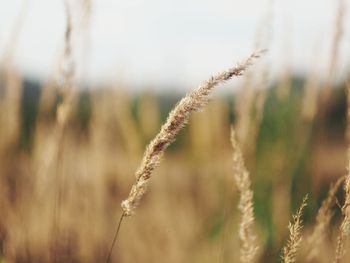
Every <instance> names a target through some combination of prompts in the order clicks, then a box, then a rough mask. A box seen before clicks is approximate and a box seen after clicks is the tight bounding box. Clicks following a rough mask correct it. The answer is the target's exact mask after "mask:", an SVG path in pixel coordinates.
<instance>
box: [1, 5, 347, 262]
mask: <svg viewBox="0 0 350 263" xmlns="http://www.w3.org/2000/svg"><path fill="white" fill-rule="evenodd" d="M69 3H71V2H69ZM74 3H75V5H72V6H70V5H68V0H67V2H66V28H65V35H64V41H63V42H64V47H63V49H64V50H63V54H62V55H61V57H60V59H59V60H60V62H58V63H56V64H57V65H56V66H57V68H58V69H57V72H56V71H55V74H54V75H58V77H53V78H52V80H49V81H48V82H47V83H45V85H44V87H43V88H42V89H41V92H42V93H41V94H40V95H39V96H40V102H39V103H38V109H37V111H38V116H37V118H36V119H34V120H33V121H32V122H33V127H32V133H33V135H32V137H31V139H30V145H31V146H30V147H27V148H25V149H24V148H21V143H20V140H21V136H22V133H23V130H24V128H23V127H24V124H23V123H24V121H26V120H25V117H24V115H25V114H26V112H25V110H26V108H22V107H23V105H22V103H23V101H22V98H23V97H24V95H23V94H25V92H26V90H25V89H26V88H27V85H22V83H21V82H22V80H23V79H22V77H21V76H20V74H19V72H18V71H17V69H16V67H15V63H14V61H12V60H13V56H14V53H15V48H12V46H9V50H7V51H5V52H6V53H8V55H6V56H5V60H4V63H3V65H4V66H2V67H3V70H4V72H0V73H2V74H0V125H1V129H0V157H1V158H0V211H2V213H1V216H0V262H13V263H22V262H28V263H31V262H36V263H46V262H67V263H70V262H71V263H80V262H84V263H95V262H102V261H103V260H104V259H105V257H106V255H107V254H108V252H109V251H108V250H109V248H110V245H111V244H110V242H111V239H112V237H113V233H112V230H113V229H112V227H113V226H114V225H115V218H116V217H117V215H118V212H119V210H118V209H117V208H116V206H115V204H116V202H119V201H118V200H122V199H123V197H124V195H125V193H127V192H128V191H129V190H130V188H129V187H130V185H132V188H131V190H130V192H129V196H128V197H127V198H126V199H125V200H124V201H123V202H122V212H123V217H124V216H129V215H131V214H133V213H134V212H135V210H136V208H137V209H138V216H135V217H131V218H130V220H129V221H128V224H126V223H125V224H123V228H122V232H121V233H120V235H121V237H120V239H119V240H118V245H117V246H116V247H115V248H114V250H115V251H114V252H115V253H113V254H110V258H109V260H110V261H111V262H120V263H124V262H145V263H147V262H160V261H162V262H164V261H166V262H167V263H178V262H201V263H207V262H208V263H212V262H233V263H234V262H245V263H252V262H271V261H273V260H275V258H272V257H275V255H276V251H277V250H279V249H280V247H282V244H283V243H284V242H285V241H284V240H283V237H284V236H285V233H286V231H287V229H286V228H285V225H284V224H285V221H287V217H288V214H289V213H288V212H289V209H290V208H289V206H288V204H290V203H291V201H293V202H294V201H295V199H296V196H297V195H299V194H300V193H301V192H302V193H305V192H308V191H310V192H311V193H312V196H313V198H315V200H318V199H317V198H319V196H320V195H322V194H323V189H324V188H325V187H326V185H328V183H329V182H330V181H331V180H330V177H332V179H333V178H339V175H340V172H339V171H341V170H342V168H343V167H345V164H344V165H342V160H343V159H342V158H343V157H344V154H343V153H342V150H343V149H344V148H345V143H344V141H343V140H342V138H341V137H342V134H341V132H343V130H341V131H338V130H337V129H336V128H334V130H333V125H336V124H337V123H336V122H335V121H334V122H333V119H332V123H331V124H332V125H329V124H327V125H328V126H329V127H328V126H327V129H329V130H330V131H331V132H334V134H336V135H337V136H336V137H337V139H336V140H333V141H332V139H329V142H328V141H327V142H326V141H325V140H324V138H327V140H328V137H322V136H319V133H318V132H319V126H318V123H321V124H323V123H324V122H326V121H325V119H326V117H327V114H329V116H331V117H332V118H333V117H334V115H333V114H336V113H334V112H331V113H329V112H328V111H327V109H328V110H330V109H331V106H332V105H331V104H332V103H333V101H329V102H332V103H330V104H327V107H326V106H325V107H324V108H323V106H324V104H322V103H323V102H322V100H320V99H319V97H318V91H317V89H318V86H324V87H325V86H326V87H329V88H330V87H331V86H333V84H334V83H333V81H334V78H335V76H336V75H337V72H338V68H337V66H338V61H339V60H340V57H339V56H340V53H339V45H340V42H341V39H342V37H343V30H344V28H343V27H344V25H343V23H344V20H345V18H344V13H343V5H344V3H345V1H343V0H340V2H339V3H340V5H339V9H338V14H337V17H336V26H335V34H334V38H333V39H332V50H331V52H330V53H331V54H330V57H331V59H330V64H329V65H328V66H329V69H328V75H329V76H328V79H327V82H326V83H324V85H321V84H322V81H321V80H320V79H319V78H318V77H317V75H316V74H309V75H308V76H306V79H307V83H306V84H301V85H300V86H303V88H304V90H303V92H301V93H300V94H302V95H298V96H299V97H298V98H297V99H295V97H297V96H296V95H295V94H294V93H295V90H294V89H290V88H291V84H292V79H291V75H290V74H291V72H290V71H289V70H288V69H287V70H286V74H285V76H284V77H285V78H283V77H282V80H280V81H279V82H278V83H276V85H277V86H279V88H277V89H275V90H273V91H271V90H270V89H268V86H269V72H270V68H271V67H270V65H268V63H263V65H260V68H259V67H254V68H255V70H256V72H254V73H252V74H244V75H245V77H246V79H245V82H244V85H243V89H242V90H241V92H240V93H239V94H238V95H237V94H236V95H235V98H234V99H235V100H234V103H236V104H235V105H234V106H232V107H231V105H232V103H233V102H232V101H231V100H228V99H227V98H226V97H220V98H215V99H214V101H213V102H212V103H210V104H209V103H208V102H209V101H210V99H211V95H212V93H213V91H214V89H215V88H216V87H217V86H218V85H220V84H222V83H223V82H226V81H228V80H229V79H231V78H233V77H235V76H239V75H242V74H243V73H245V72H246V70H247V69H248V67H249V66H250V65H251V64H253V62H254V61H255V59H256V58H258V57H259V56H260V54H261V53H260V52H256V53H253V54H252V55H251V56H250V57H248V58H247V59H246V60H245V61H243V62H241V63H239V64H237V65H236V66H234V67H232V68H231V69H229V70H227V71H224V72H221V73H219V74H217V75H214V76H212V77H210V78H209V79H208V80H207V81H205V82H204V83H203V84H202V85H200V86H199V87H198V88H197V89H195V90H193V91H190V92H189V93H188V94H187V95H185V96H184V97H183V98H182V99H181V100H180V101H179V103H178V104H177V105H176V106H175V107H174V109H173V110H172V111H171V112H170V114H169V116H168V118H167V119H166V121H165V124H164V125H163V126H162V127H161V129H160V131H159V133H158V134H156V133H157V131H158V130H159V126H160V122H161V119H162V118H163V113H165V112H167V111H168V110H167V109H166V110H165V109H164V108H163V107H164V105H163V104H164V102H162V103H160V100H159V99H158V97H157V96H156V95H153V94H152V95H150V94H142V95H141V96H140V97H139V98H137V99H134V98H133V97H132V96H131V94H128V92H127V87H123V88H122V87H119V86H118V85H113V87H107V88H106V89H101V90H98V91H97V90H93V91H91V92H86V94H87V95H86V94H85V95H86V97H85V98H84V99H81V97H80V94H79V90H78V89H75V80H76V79H77V78H78V77H79V74H78V73H79V72H77V71H78V69H79V70H81V69H83V68H84V65H81V64H85V62H86V61H84V63H82V61H77V59H76V57H75V56H74V55H75V51H76V50H77V49H78V48H79V47H80V46H77V42H76V41H73V40H77V39H79V36H81V37H82V39H81V40H82V43H81V44H83V46H82V47H80V48H83V49H84V45H85V44H86V45H85V52H86V54H85V55H83V56H84V58H83V60H87V59H88V55H89V51H90V49H89V43H88V41H89V40H88V39H89V37H90V36H89V32H88V31H89V28H90V27H91V25H90V24H91V16H92V11H93V2H92V1H91V0H80V1H78V2H74ZM272 3H273V1H272V0H271V1H269V6H268V14H267V15H266V17H265V18H264V20H263V22H262V23H261V29H260V30H258V33H257V37H256V41H255V42H256V44H255V46H256V47H260V46H264V47H270V42H271V41H272V40H271V39H272V36H271V26H270V25H271V24H272V22H271V21H272V19H274V16H273V15H272V10H273V8H274V6H273V4H272ZM73 6H74V7H77V8H81V10H71V8H70V7H72V8H73ZM72 11H74V12H72ZM75 11H78V12H75ZM79 11H81V13H79ZM75 14H80V15H82V20H81V21H80V20H79V19H77V17H76V15H75ZM21 16H22V15H20V18H21V19H19V21H21V20H22V17H21ZM77 21H78V22H79V21H80V22H81V24H79V23H77V24H76V23H75V22H77ZM21 23H23V22H21ZM77 34H78V35H77ZM13 35H14V37H12V38H11V39H12V40H11V41H12V42H11V41H10V42H11V45H13V46H15V45H16V42H17V38H18V35H19V30H18V26H15V28H14V34H13ZM77 36H78V37H77ZM76 38H77V39H76ZM73 42H74V43H73ZM73 49H74V52H73ZM77 51H78V50H77ZM83 53H84V52H83ZM286 53H288V52H286ZM287 62H289V61H287ZM77 63H79V64H77ZM82 71H83V74H87V73H88V72H87V69H85V70H82ZM247 73H248V72H247ZM347 85H348V87H347V92H348V97H347V102H346V103H347V108H348V109H347V131H346V136H347V140H348V142H349V140H350V135H349V134H350V128H349V125H350V110H349V108H350V96H349V90H350V84H349V83H347ZM270 91H271V92H270ZM276 91H277V93H280V94H279V95H278V94H277V95H276V94H275V92H276ZM84 92H85V91H84ZM332 92H333V91H332ZM271 94H272V95H271ZM288 95H289V97H287V96H288ZM275 96H276V99H275ZM278 96H280V99H279V100H278V98H277V97H278ZM274 99H275V100H274ZM38 100H39V99H38ZM294 100H295V101H294ZM266 102H268V103H269V104H266ZM79 103H80V104H81V103H82V104H84V103H86V104H87V105H88V106H86V105H85V106H84V105H83V106H81V105H79ZM270 103H271V104H270ZM336 103H339V105H343V104H341V103H344V101H341V103H340V102H338V101H337V102H336V101H334V104H336ZM337 105H338V104H337ZM317 106H319V110H320V111H322V112H323V113H324V114H320V115H317V116H316V111H317V110H318V109H317ZM84 107H86V108H84ZM82 109H83V110H85V111H86V112H83V113H81V111H82ZM299 109H302V110H301V113H302V116H299V113H300V112H299ZM341 110H343V108H342V109H341ZM198 111H201V112H198ZM335 111H337V113H338V111H340V109H338V108H337V109H336V110H335ZM290 112H292V114H291V115H293V116H289V115H288V114H290ZM79 114H82V115H84V114H86V115H87V116H88V117H86V116H85V115H84V116H83V117H81V116H80V115H79ZM22 115H23V116H22ZM338 115H339V116H340V113H338ZM338 115H337V117H339V116H338ZM329 116H328V118H329ZM190 117H191V121H190V122H189V118H190ZM342 117H344V116H342V115H341V118H342ZM85 118H86V119H85ZM339 118H340V117H339ZM329 119H331V118H329ZM82 120H87V121H86V122H85V123H83V121H82ZM305 120H306V121H307V125H306V128H305V125H304V124H305V122H304V121H305ZM337 120H340V119H337ZM327 121H328V122H329V120H327ZM188 122H189V123H188ZM291 122H292V125H290V123H291ZM187 123H188V125H189V129H188V131H183V133H181V135H180V131H181V130H182V129H183V128H184V126H185V125H187ZM232 123H235V128H236V129H235V131H233V129H232V130H231V144H230V143H229V133H230V126H231V125H232ZM331 126H332V127H331ZM323 128H324V127H323ZM342 128H344V127H342ZM305 129H306V130H307V133H306V132H305ZM329 130H327V131H328V132H329ZM321 133H322V132H321ZM155 134H156V136H155V138H154V139H153V140H152V141H151V142H150V144H149V145H148V146H147V147H146V150H145V152H144V154H143V156H142V148H143V143H144V142H148V141H149V140H150V139H151V138H153V137H154V135H155ZM295 134H296V135H297V136H299V139H298V140H293V137H294V135H295ZM236 135H237V137H238V138H236ZM279 136H280V137H283V139H281V138H280V137H279ZM175 139H177V140H178V143H177V144H176V145H174V148H172V149H169V151H168V153H167V158H166V159H164V160H162V157H163V155H164V153H165V150H166V149H167V148H168V146H170V145H171V144H172V143H173V142H174V140H175ZM315 145H316V146H317V147H319V146H324V145H332V147H333V148H332V151H330V150H329V149H328V150H327V149H326V150H324V151H323V152H322V157H323V159H321V160H325V161H316V164H315V166H317V171H322V170H324V168H323V167H325V165H327V164H330V165H333V167H335V168H333V169H330V170H327V173H329V174H327V178H325V177H322V176H321V175H319V174H318V173H319V172H317V171H316V172H315V171H314V170H313V168H312V164H310V163H312V162H315V160H313V158H314V156H315V152H314V151H316V150H315V149H318V148H317V147H316V146H315ZM232 148H233V149H232ZM299 148H302V150H300V151H299ZM333 149H334V151H333ZM232 151H233V152H232ZM247 153H248V154H247ZM333 153H336V154H333ZM243 156H244V158H243ZM338 156H340V157H338ZM349 156H350V153H349ZM141 158H142V161H141V164H139V160H140V159H141ZM232 159H233V171H232ZM339 160H340V161H339ZM344 160H346V158H344ZM347 160H348V162H349V160H350V157H349V158H347ZM161 161H162V165H161V166H160V165H159V164H160V162H161ZM309 166H310V167H309ZM156 169H158V170H159V173H160V174H166V176H160V177H159V178H157V180H154V182H152V187H153V191H151V192H150V193H149V194H147V196H144V194H145V192H146V189H147V187H148V185H149V184H150V180H151V179H152V177H153V176H154V175H155V174H156ZM349 169H350V164H348V171H347V173H346V175H345V177H342V178H341V179H339V180H338V181H337V182H336V183H335V184H334V185H331V187H330V189H329V191H328V195H327V197H326V199H325V200H324V201H323V203H322V205H321V207H320V208H319V209H318V210H317V207H316V205H315V203H316V202H315V200H311V201H310V206H309V207H308V210H307V214H308V215H311V216H314V214H313V213H314V211H318V212H317V215H316V221H315V224H314V225H313V226H310V225H311V224H310V222H309V221H307V222H306V223H307V224H306V226H305V227H304V226H303V221H302V219H301V218H302V213H303V211H304V209H305V206H306V201H307V198H305V199H304V200H303V202H302V204H301V206H300V208H299V209H298V210H297V212H296V214H295V215H293V217H292V220H291V222H290V224H289V227H288V230H289V238H288V240H287V243H286V245H285V246H284V248H283V251H282V259H283V262H286V263H289V262H295V261H296V258H297V253H298V258H300V261H301V262H306V261H310V262H314V261H317V262H329V261H330V260H332V258H334V257H335V259H334V262H341V261H342V260H343V261H344V262H347V261H349V256H348V255H347V254H346V251H347V250H348V247H347V242H346V241H347V238H348V235H349V226H350V214H349V211H350V210H349V203H350V190H349V189H350V172H349ZM135 170H136V182H134V184H133V181H134V178H132V176H130V175H131V174H134V172H135ZM232 174H233V176H232ZM279 174H283V175H285V176H277V175H279ZM300 178H301V179H300ZM309 179H310V186H309V185H308V180H309ZM343 182H345V187H344V189H345V195H344V196H345V200H344V204H343V205H342V207H341V211H342V216H341V218H339V217H337V216H338V214H336V213H334V211H333V205H334V203H335V200H336V193H337V189H338V188H339V187H340V185H341V184H342V183H343ZM234 184H235V185H236V188H237V189H238V193H237V191H234V188H233V187H232V186H233V185H234ZM298 187H299V188H301V189H299V188H298ZM253 189H254V192H253ZM291 189H292V191H289V190H291ZM253 197H255V199H254V198H253ZM142 198H145V199H147V200H144V201H145V202H144V203H143V204H142V206H139V207H138V204H139V202H140V201H141V199H142ZM293 198H294V199H293ZM236 199H238V210H239V213H237V211H236V210H237V209H236V207H235V206H236V202H235V201H236ZM254 201H255V202H256V203H254ZM309 209H310V210H309ZM282 213H283V214H282ZM305 220H306V219H305ZM339 220H340V221H341V223H340V226H339V229H336V228H337V225H336V222H338V221H339ZM237 229H238V231H237ZM335 229H336V230H339V234H338V238H337V240H336V242H334V240H335V239H332V238H328V237H331V236H332V235H334V234H335V233H336V231H334V230H335ZM237 232H238V235H237V234H236V233H237ZM309 233H310V234H309ZM302 236H303V239H305V240H306V241H307V243H305V244H306V245H307V246H305V247H306V248H307V252H306V253H305V254H301V253H300V254H299V249H300V246H301V242H302ZM334 247H336V248H335V249H336V251H335V252H334ZM238 251H239V253H238ZM334 253H335V256H334ZM238 254H240V255H238ZM260 255H261V256H260Z"/></svg>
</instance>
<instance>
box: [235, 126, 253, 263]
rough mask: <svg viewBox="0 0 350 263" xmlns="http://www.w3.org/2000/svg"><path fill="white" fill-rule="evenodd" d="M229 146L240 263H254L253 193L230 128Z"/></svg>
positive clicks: (247, 173)
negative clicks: (238, 215)
mask: <svg viewBox="0 0 350 263" xmlns="http://www.w3.org/2000/svg"><path fill="white" fill-rule="evenodd" d="M231 145H232V148H233V171H234V178H235V181H236V185H237V188H238V191H239V194H240V199H239V205H238V209H239V210H240V212H241V216H242V218H241V223H240V228H239V237H240V241H241V249H240V253H241V256H240V260H241V262H242V263H251V262H254V258H255V255H256V253H257V250H258V246H257V245H256V234H255V233H254V221H255V220H254V209H253V191H252V190H251V180H250V178H249V172H248V170H247V168H246V167H245V164H244V160H243V155H242V151H241V148H240V147H239V145H238V142H237V139H236V135H235V132H234V129H233V128H231Z"/></svg>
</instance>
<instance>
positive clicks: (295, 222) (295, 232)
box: [282, 195, 308, 263]
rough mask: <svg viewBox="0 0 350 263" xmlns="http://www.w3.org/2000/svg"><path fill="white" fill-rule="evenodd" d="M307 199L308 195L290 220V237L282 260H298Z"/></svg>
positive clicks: (290, 261) (288, 262)
mask: <svg viewBox="0 0 350 263" xmlns="http://www.w3.org/2000/svg"><path fill="white" fill-rule="evenodd" d="M307 199H308V196H307V195H306V196H305V197H304V199H303V202H302V203H301V206H300V207H299V209H298V211H297V212H296V214H294V215H293V216H292V217H293V218H292V221H291V222H289V225H288V229H289V239H288V242H287V244H286V245H285V246H284V248H283V252H282V261H283V262H284V263H293V262H295V261H296V254H297V252H298V249H299V247H300V244H301V241H302V235H301V230H302V228H303V225H302V223H303V220H302V219H301V217H302V215H303V210H304V208H305V207H306V205H307Z"/></svg>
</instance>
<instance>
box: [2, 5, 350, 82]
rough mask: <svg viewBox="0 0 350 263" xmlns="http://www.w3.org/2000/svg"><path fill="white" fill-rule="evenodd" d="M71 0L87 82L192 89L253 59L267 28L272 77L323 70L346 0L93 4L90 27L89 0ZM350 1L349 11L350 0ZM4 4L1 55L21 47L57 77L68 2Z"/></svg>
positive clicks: (18, 52) (346, 44) (37, 71)
mask: <svg viewBox="0 0 350 263" xmlns="http://www.w3.org/2000/svg"><path fill="white" fill-rule="evenodd" d="M68 1H70V2H71V8H72V15H73V18H74V19H73V34H74V36H75V38H74V44H73V46H74V49H73V52H74V55H75V62H76V67H77V79H78V80H79V81H83V82H85V83H105V82H120V83H123V84H125V85H126V86H132V87H165V86H168V87H169V86H174V87H181V88H184V89H187V88H188V87H189V86H193V85H197V84H198V83H199V82H201V81H202V80H204V79H206V78H207V77H208V76H209V75H211V74H213V73H215V72H217V71H220V70H223V69H225V68H227V67H230V66H232V65H234V64H235V63H236V62H237V61H239V60H241V59H244V58H245V57H246V56H247V55H249V54H250V53H251V52H252V51H253V50H254V49H256V48H258V47H257V45H256V44H255V43H256V42H257V41H256V39H259V38H257V35H258V33H257V32H263V33H260V36H261V35H262V36H263V37H261V38H260V39H262V40H260V45H259V48H268V50H269V51H268V54H267V55H266V57H265V60H266V63H268V65H269V66H270V67H271V75H272V76H278V75H279V74H280V73H282V72H283V71H284V70H286V68H290V69H291V70H292V71H294V72H296V73H299V74H302V73H305V72H308V71H310V69H311V68H312V69H313V70H315V71H317V73H319V74H320V75H322V74H324V72H326V70H327V61H328V59H329V53H330V47H331V40H332V38H333V34H334V33H333V31H334V30H333V29H334V24H335V17H336V11H337V4H338V0H244V1H242V0H240V1H238V0H147V1H144V0H127V1H125V0H124V1H121V0H95V1H94V0H92V5H91V16H90V19H89V20H88V21H89V24H88V25H87V26H85V27H84V25H86V24H82V23H83V22H82V21H83V20H82V17H83V16H82V12H81V9H79V3H80V2H81V0H68ZM345 2H346V4H347V6H348V9H349V10H350V0H345ZM72 3H73V4H72ZM271 3H272V4H271ZM0 7H1V8H0V59H3V58H4V54H5V53H6V52H7V51H8V50H12V51H13V52H14V53H13V54H14V55H13V61H14V64H15V65H16V67H17V68H18V69H19V70H20V71H21V72H22V73H23V74H24V75H28V76H33V77H35V78H39V79H44V78H47V77H48V76H51V75H52V74H53V72H55V69H56V68H57V64H58V60H59V58H60V57H61V54H62V49H63V37H64V29H65V9H64V4H63V1H62V0H0ZM349 13H350V12H349ZM19 17H20V19H19ZM346 17H347V18H346V21H345V22H344V24H345V31H344V36H343V40H342V42H341V49H340V57H341V60H340V62H339V67H340V68H341V69H343V70H344V69H345V68H346V65H349V59H350V19H349V17H350V14H349V15H348V16H346ZM264 21H267V22H264ZM261 27H262V28H263V31H262V30H259V28H261ZM84 29H85V30H84ZM14 32H17V34H15V33H14ZM0 62H1V61H0ZM339 72H342V71H339ZM340 74H341V73H340Z"/></svg>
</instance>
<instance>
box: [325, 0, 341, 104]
mask: <svg viewBox="0 0 350 263" xmlns="http://www.w3.org/2000/svg"><path fill="white" fill-rule="evenodd" d="M345 6H346V2H345V0H338V8H337V13H336V16H335V24H334V35H333V39H332V46H331V53H330V62H329V64H328V71H327V72H328V73H327V76H326V81H325V86H324V89H325V91H324V94H323V96H325V99H327V98H328V96H329V95H330V91H329V90H330V88H331V87H332V84H333V81H334V77H335V75H336V72H337V69H338V68H337V66H338V60H339V50H340V44H341V40H342V38H343V35H344V23H345Z"/></svg>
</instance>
